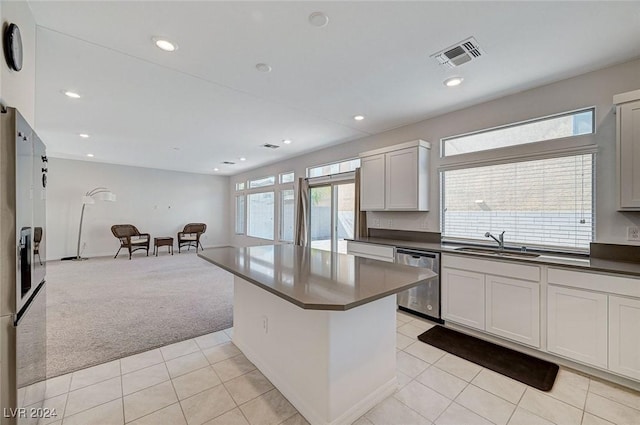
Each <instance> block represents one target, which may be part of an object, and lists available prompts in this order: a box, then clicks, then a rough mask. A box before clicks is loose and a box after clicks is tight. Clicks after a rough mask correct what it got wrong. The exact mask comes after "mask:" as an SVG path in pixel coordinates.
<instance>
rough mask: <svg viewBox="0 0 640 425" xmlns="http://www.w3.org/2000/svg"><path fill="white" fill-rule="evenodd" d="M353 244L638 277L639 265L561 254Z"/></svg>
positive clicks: (381, 241) (395, 242)
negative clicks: (513, 254)
mask: <svg viewBox="0 0 640 425" xmlns="http://www.w3.org/2000/svg"><path fill="white" fill-rule="evenodd" d="M354 241H355V242H365V243H374V244H379V245H391V246H395V247H400V248H415V249H423V250H427V251H436V252H442V253H447V254H456V255H467V256H471V257H481V258H486V259H493V260H504V261H515V262H519V263H530V264H544V265H549V266H559V267H570V268H576V269H582V270H584V271H594V272H606V273H617V274H624V275H630V276H635V277H640V263H627V262H623V261H614V260H605V259H601V258H592V257H586V256H571V255H561V254H557V255H556V254H548V255H546V254H545V255H540V256H539V257H533V258H520V257H517V258H514V257H506V256H505V257H500V256H496V255H492V254H481V253H476V252H462V251H458V250H456V248H459V247H460V245H449V244H445V245H443V244H439V243H428V242H412V241H403V240H399V239H386V238H358V239H354Z"/></svg>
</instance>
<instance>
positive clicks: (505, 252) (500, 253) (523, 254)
mask: <svg viewBox="0 0 640 425" xmlns="http://www.w3.org/2000/svg"><path fill="white" fill-rule="evenodd" d="M455 250H456V251H462V252H475V253H478V254H487V255H495V256H497V257H521V258H535V257H539V256H540V254H534V253H532V252H519V251H510V250H503V251H501V250H499V249H494V248H475V247H470V246H465V247H461V248H456V249H455Z"/></svg>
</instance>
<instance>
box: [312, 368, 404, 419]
mask: <svg viewBox="0 0 640 425" xmlns="http://www.w3.org/2000/svg"><path fill="white" fill-rule="evenodd" d="M397 389H398V378H397V377H395V376H394V377H393V379H391V380H389V381H388V382H387V383H385V384H383V385H382V386H381V387H379V388H377V389H376V390H375V391H374V392H372V393H371V394H369V395H368V396H367V397H365V399H364V400H362V401H360V402H359V403H358V404H356V405H354V406H353V407H351V409H349V410H347V411H346V412H344V413H343V414H342V415H340V416H339V417H338V418H336V420H334V421H333V422H331V425H349V424H352V423H354V422H355V421H356V420H358V418H359V417H361V416H362V415H364V414H365V413H367V412H368V411H369V410H370V409H371V408H372V407H374V406H376V405H377V404H378V403H380V402H382V401H383V400H384V399H386V398H387V397H389V396H390V395H392V394H393V393H394V392H395V391H396V390H397ZM303 416H304V415H303Z"/></svg>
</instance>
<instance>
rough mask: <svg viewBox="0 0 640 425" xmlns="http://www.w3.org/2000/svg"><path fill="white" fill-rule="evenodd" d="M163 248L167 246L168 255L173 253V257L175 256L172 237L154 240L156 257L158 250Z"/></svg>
mask: <svg viewBox="0 0 640 425" xmlns="http://www.w3.org/2000/svg"><path fill="white" fill-rule="evenodd" d="M161 246H166V247H167V253H168V252H169V251H171V255H173V238H172V237H171V236H164V237H160V238H153V253H154V254H155V256H156V257H157V256H158V251H159V249H158V248H159V247H161Z"/></svg>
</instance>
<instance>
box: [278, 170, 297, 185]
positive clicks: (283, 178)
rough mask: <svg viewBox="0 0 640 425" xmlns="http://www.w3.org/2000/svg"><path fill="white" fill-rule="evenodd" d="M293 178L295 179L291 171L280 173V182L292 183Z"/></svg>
mask: <svg viewBox="0 0 640 425" xmlns="http://www.w3.org/2000/svg"><path fill="white" fill-rule="evenodd" d="M294 179H295V174H294V172H293V171H292V172H290V173H282V174H280V184H284V183H293V181H294Z"/></svg>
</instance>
